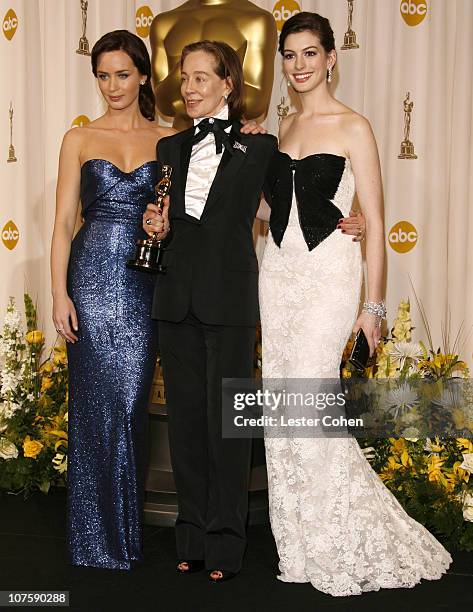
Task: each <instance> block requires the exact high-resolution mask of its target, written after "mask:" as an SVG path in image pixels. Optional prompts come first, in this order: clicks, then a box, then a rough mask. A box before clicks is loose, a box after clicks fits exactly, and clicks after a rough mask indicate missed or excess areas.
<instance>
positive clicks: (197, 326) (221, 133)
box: [143, 41, 277, 581]
mask: <svg viewBox="0 0 473 612" xmlns="http://www.w3.org/2000/svg"><path fill="white" fill-rule="evenodd" d="M181 70H182V89H181V91H182V95H183V98H184V100H185V103H186V109H187V113H188V114H189V116H190V117H191V118H193V119H194V127H192V128H190V129H188V130H186V131H184V132H181V133H179V134H175V135H173V136H171V137H168V138H164V139H162V140H161V141H160V142H159V144H158V147H157V158H158V164H159V165H160V166H161V165H162V164H168V165H170V166H172V168H173V175H172V187H171V193H170V202H171V204H170V207H169V221H170V225H171V228H172V235H171V238H170V241H169V244H168V246H167V248H166V251H165V256H164V261H163V265H164V266H165V267H166V274H164V275H160V276H159V277H158V279H157V283H156V290H155V298H154V304H153V317H154V318H156V319H158V320H159V339H160V354H161V359H162V366H163V375H164V382H165V386H166V401H167V407H168V415H169V436H170V446H171V459H172V466H173V473H174V477H175V481H176V487H177V494H178V505H179V514H178V518H177V522H176V540H177V552H178V557H179V559H180V560H181V562H180V563H179V565H178V569H179V571H182V572H185V573H188V572H192V571H195V570H198V569H203V568H204V567H205V568H206V569H207V570H209V571H210V574H209V577H210V579H211V580H214V581H221V580H226V579H228V578H231V577H233V576H234V575H235V574H236V573H237V572H238V571H239V570H240V567H241V562H242V558H243V554H244V551H245V547H246V529H245V527H246V518H247V506H248V499H247V497H248V476H249V465H250V448H251V440H249V439H228V438H227V439H223V438H222V432H221V422H222V416H221V381H222V378H239V377H241V378H250V377H251V376H252V374H253V351H254V343H255V327H256V324H257V322H258V319H259V308H258V262H257V259H256V254H255V251H254V246H253V235H252V227H253V222H254V218H255V215H256V213H257V211H258V207H259V206H260V194H261V192H262V187H263V180H264V177H265V173H266V168H267V165H268V163H269V161H270V159H271V157H272V155H273V153H274V152H275V150H276V149H277V140H276V138H275V137H274V136H270V135H267V134H257V135H252V134H242V133H241V132H240V128H241V127H242V125H241V123H240V119H241V117H242V114H243V74H242V69H241V64H240V61H239V58H238V56H237V54H236V52H235V51H233V49H232V48H231V47H229V46H228V45H227V44H225V43H221V42H209V41H203V42H199V43H194V44H192V45H189V46H187V47H185V49H184V50H183V53H182V60H181ZM148 208H149V210H148V211H147V212H146V213H145V215H144V224H143V227H144V228H145V229H146V230H147V231H148V233H150V234H151V233H153V231H155V229H156V228H157V227H158V226H157V225H156V226H154V225H153V224H154V223H155V218H156V215H155V212H154V210H153V207H152V206H149V207H148ZM147 221H148V223H146V222H147Z"/></svg>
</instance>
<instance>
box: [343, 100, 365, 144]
mask: <svg viewBox="0 0 473 612" xmlns="http://www.w3.org/2000/svg"><path fill="white" fill-rule="evenodd" d="M345 108H346V112H344V113H342V114H341V115H340V122H341V126H342V127H343V129H344V131H346V133H347V134H348V135H349V136H350V138H362V139H366V138H371V137H372V136H373V130H372V129H371V124H370V122H369V121H368V119H367V118H366V117H363V115H360V114H359V113H357V112H355V111H354V110H352V109H351V108H348V107H345Z"/></svg>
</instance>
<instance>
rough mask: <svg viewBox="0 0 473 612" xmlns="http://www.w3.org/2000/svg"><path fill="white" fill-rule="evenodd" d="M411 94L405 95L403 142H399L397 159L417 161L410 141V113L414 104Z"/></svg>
mask: <svg viewBox="0 0 473 612" xmlns="http://www.w3.org/2000/svg"><path fill="white" fill-rule="evenodd" d="M410 96H411V92H410V91H408V92H407V93H406V98H405V100H404V102H403V104H404V140H403V141H402V142H401V152H400V153H399V155H398V159H417V155H416V154H415V153H414V144H413V143H412V142H411V140H410V135H411V113H412V109H413V107H414V102H412V100H410Z"/></svg>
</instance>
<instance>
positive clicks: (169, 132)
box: [153, 124, 177, 140]
mask: <svg viewBox="0 0 473 612" xmlns="http://www.w3.org/2000/svg"><path fill="white" fill-rule="evenodd" d="M153 132H154V134H155V136H156V138H157V139H158V140H160V139H161V138H165V137H166V136H174V134H177V130H175V129H174V128H170V127H165V126H163V125H159V124H156V125H153Z"/></svg>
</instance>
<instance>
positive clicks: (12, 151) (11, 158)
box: [7, 102, 18, 163]
mask: <svg viewBox="0 0 473 612" xmlns="http://www.w3.org/2000/svg"><path fill="white" fill-rule="evenodd" d="M8 113H9V115H10V146H9V147H8V159H7V162H8V163H11V162H16V161H18V160H17V158H16V156H15V147H14V146H13V105H12V103H11V102H10V109H9V111H8Z"/></svg>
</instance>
